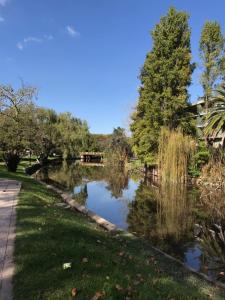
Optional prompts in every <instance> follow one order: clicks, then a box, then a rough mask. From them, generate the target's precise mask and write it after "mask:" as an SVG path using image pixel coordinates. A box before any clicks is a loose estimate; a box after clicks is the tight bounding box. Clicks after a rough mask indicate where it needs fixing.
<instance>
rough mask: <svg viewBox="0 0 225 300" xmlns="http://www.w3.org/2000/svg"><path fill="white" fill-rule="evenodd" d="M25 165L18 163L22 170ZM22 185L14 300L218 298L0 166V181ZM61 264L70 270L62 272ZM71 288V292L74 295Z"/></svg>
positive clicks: (193, 279)
mask: <svg viewBox="0 0 225 300" xmlns="http://www.w3.org/2000/svg"><path fill="white" fill-rule="evenodd" d="M24 166H25V165H24V164H23V167H24ZM7 177H8V178H14V179H17V180H20V181H22V183H23V185H22V190H21V193H20V196H19V204H18V208H17V237H16V244H15V262H16V275H15V277H14V299H15V300H37V299H44V300H50V299H52V300H56V299H60V300H67V299H84V300H89V299H92V298H93V297H94V295H95V294H96V293H97V292H100V293H101V294H102V296H101V298H98V297H96V298H95V300H96V299H108V300H109V299H112V300H116V299H126V300H129V299H135V300H145V299H146V300H150V299H154V300H155V299H160V300H161V299H168V300H169V299H170V300H172V299H182V300H183V299H198V300H200V299H224V298H225V294H224V293H222V291H221V290H219V289H218V288H215V287H213V286H211V285H209V284H208V283H207V282H205V281H204V280H201V279H199V278H197V277H196V276H194V275H192V274H190V273H189V272H187V271H186V270H185V269H183V268H182V267H180V266H179V265H177V264H175V263H174V262H171V261H169V260H167V259H166V258H165V257H162V256H160V255H159V254H157V253H155V252H154V251H153V250H151V248H150V247H149V246H148V244H147V243H145V242H142V241H141V240H139V239H132V238H129V237H127V236H111V235H110V234H109V233H107V232H105V231H103V230H102V229H100V228H99V227H98V226H97V225H96V224H95V223H93V222H91V221H90V220H89V219H87V218H86V217H84V216H83V215H81V214H79V213H74V212H71V211H70V210H68V209H65V208H64V209H63V208H60V207H58V206H56V204H57V203H59V202H60V201H61V199H60V197H59V196H58V195H56V194H55V193H54V192H52V191H50V190H48V189H47V188H46V187H45V186H43V185H41V184H40V183H37V182H35V181H34V180H33V179H31V178H29V177H27V176H26V175H24V173H23V170H22V166H20V168H19V170H18V172H17V173H16V174H13V173H8V172H7V171H5V170H4V167H3V165H0V178H7ZM64 263H71V268H68V269H66V270H64V269H63V264H64ZM73 288H76V289H77V294H76V296H75V297H73V296H72V294H71V291H72V289H73Z"/></svg>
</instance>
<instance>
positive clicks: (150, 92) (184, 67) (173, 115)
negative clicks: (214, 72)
mask: <svg viewBox="0 0 225 300" xmlns="http://www.w3.org/2000/svg"><path fill="white" fill-rule="evenodd" d="M151 35H152V39H153V47H152V50H151V51H150V52H149V53H148V54H147V56H146V60H145V63H144V66H143V68H142V70H141V74H140V80H141V86H140V89H139V94H140V96H139V101H138V104H137V107H136V111H135V112H134V114H133V116H132V124H131V131H132V133H133V136H132V140H133V150H134V152H135V153H136V154H137V155H138V157H140V158H141V159H142V160H143V161H146V162H151V161H152V160H153V159H154V154H155V153H156V152H157V148H158V137H159V132H160V127H161V126H168V127H169V128H171V129H174V128H177V127H178V126H180V127H182V128H183V129H184V131H186V132H188V133H190V131H191V130H192V127H191V126H190V118H189V119H188V118H187V116H188V114H187V112H186V111H185V110H186V108H187V106H188V90H187V88H188V86H189V85H190V83H191V74H192V72H193V70H194V64H192V63H191V47H190V29H189V26H188V15H187V14H186V13H185V12H178V11H177V10H176V9H175V8H170V9H169V11H168V14H167V15H166V16H164V17H162V18H161V20H160V22H159V24H157V25H156V27H155V28H154V30H153V31H152V32H151Z"/></svg>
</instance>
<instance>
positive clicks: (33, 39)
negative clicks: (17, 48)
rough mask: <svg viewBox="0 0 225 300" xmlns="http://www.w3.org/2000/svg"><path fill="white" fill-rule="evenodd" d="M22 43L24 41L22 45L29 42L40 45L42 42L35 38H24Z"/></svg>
mask: <svg viewBox="0 0 225 300" xmlns="http://www.w3.org/2000/svg"><path fill="white" fill-rule="evenodd" d="M23 41H24V43H29V42H31V43H32V42H34V43H42V42H43V40H42V39H39V38H36V37H34V36H28V37H27V38H24V39H23Z"/></svg>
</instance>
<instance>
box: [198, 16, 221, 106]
mask: <svg viewBox="0 0 225 300" xmlns="http://www.w3.org/2000/svg"><path fill="white" fill-rule="evenodd" d="M224 41H225V40H224V37H223V34H222V32H221V28H220V24H219V23H217V22H208V21H207V22H206V23H205V24H204V26H203V29H202V33H201V39H200V47H199V50H200V57H201V60H202V65H203V73H202V75H201V83H202V87H203V90H204V97H205V103H206V110H207V109H208V103H209V99H210V97H211V96H212V90H213V87H214V84H215V83H216V81H217V80H218V79H219V77H223V76H225V72H224V68H225V58H224Z"/></svg>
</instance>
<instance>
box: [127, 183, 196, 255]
mask: <svg viewBox="0 0 225 300" xmlns="http://www.w3.org/2000/svg"><path fill="white" fill-rule="evenodd" d="M195 201H196V193H193V192H192V193H189V192H188V190H187V188H186V186H185V185H179V186H177V185H166V186H165V185H163V186H160V187H159V188H156V187H153V186H151V184H149V182H148V181H143V182H141V183H140V185H139V187H138V189H137V190H136V196H135V200H134V201H133V202H132V203H130V211H129V215H128V223H129V230H130V231H132V232H136V233H137V234H138V235H142V236H145V237H147V238H148V239H149V240H151V241H152V242H153V243H154V244H156V245H159V246H160V247H161V248H162V249H163V250H165V251H169V252H171V251H172V252H173V253H176V252H177V253H179V252H180V248H183V246H184V244H186V243H187V242H188V241H189V242H190V241H193V239H194V236H193V231H192V228H193V224H194V215H193V213H192V211H193V206H194V205H195ZM182 252H183V251H182Z"/></svg>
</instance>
